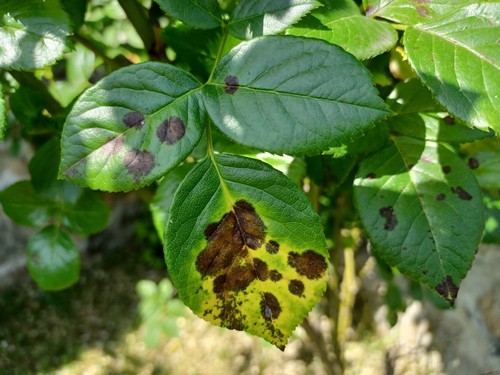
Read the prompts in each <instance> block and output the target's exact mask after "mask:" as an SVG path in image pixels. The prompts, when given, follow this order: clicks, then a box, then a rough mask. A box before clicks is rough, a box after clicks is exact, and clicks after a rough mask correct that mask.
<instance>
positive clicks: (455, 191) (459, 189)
mask: <svg viewBox="0 0 500 375" xmlns="http://www.w3.org/2000/svg"><path fill="white" fill-rule="evenodd" d="M451 192H452V193H453V194H456V196H457V197H459V198H460V199H462V200H464V201H470V200H471V199H472V195H470V194H469V193H467V192H466V191H465V190H464V189H463V188H462V187H461V186H457V187H452V188H451Z"/></svg>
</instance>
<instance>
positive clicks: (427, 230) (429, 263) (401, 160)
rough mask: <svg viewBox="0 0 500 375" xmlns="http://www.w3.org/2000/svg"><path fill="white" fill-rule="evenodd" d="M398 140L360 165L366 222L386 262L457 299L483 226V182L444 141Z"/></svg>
mask: <svg viewBox="0 0 500 375" xmlns="http://www.w3.org/2000/svg"><path fill="white" fill-rule="evenodd" d="M394 142H395V143H394V145H391V146H389V147H388V148H386V149H384V150H382V151H380V152H378V153H377V154H374V155H373V156H371V157H369V158H368V159H366V160H365V161H364V162H363V163H362V164H361V166H360V169H359V171H358V174H357V178H356V180H355V191H354V193H355V202H356V204H357V207H358V211H359V214H360V216H361V220H362V222H363V226H364V227H365V229H366V231H367V232H368V235H369V237H370V240H371V241H372V243H373V245H374V247H375V250H376V252H377V253H378V254H379V255H380V256H381V257H382V258H383V259H384V260H385V261H386V262H387V263H389V264H390V265H392V266H395V267H397V268H398V269H399V270H400V271H401V272H402V273H404V274H405V275H407V276H409V277H410V278H413V279H415V280H419V281H421V282H423V283H424V284H426V285H427V286H429V287H430V288H432V289H434V290H436V291H437V292H438V293H439V294H440V295H441V296H442V297H443V298H445V299H446V300H447V301H448V303H449V304H453V303H454V301H455V298H456V297H457V293H458V288H459V285H460V282H461V281H462V279H463V278H464V277H465V275H466V273H467V271H468V270H469V269H470V267H471V264H472V260H473V258H474V254H475V251H476V249H477V246H478V244H479V241H480V240H481V235H482V233H483V229H484V211H483V203H482V195H481V191H480V188H479V186H478V184H477V181H476V180H475V178H474V176H473V175H472V172H471V171H470V169H469V168H468V167H467V166H466V165H465V164H464V163H463V162H462V160H461V159H460V158H459V157H458V156H457V155H456V154H455V153H453V152H452V151H450V150H449V149H447V148H446V147H444V146H442V145H440V144H439V143H436V142H431V141H428V142H425V143H424V142H423V141H420V140H417V139H413V138H409V137H395V139H394Z"/></svg>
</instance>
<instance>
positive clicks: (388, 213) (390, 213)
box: [379, 206, 398, 231]
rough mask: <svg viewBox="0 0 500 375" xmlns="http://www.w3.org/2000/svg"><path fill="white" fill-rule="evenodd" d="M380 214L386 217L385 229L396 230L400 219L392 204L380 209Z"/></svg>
mask: <svg viewBox="0 0 500 375" xmlns="http://www.w3.org/2000/svg"><path fill="white" fill-rule="evenodd" d="M379 214H380V216H382V217H383V218H384V219H385V224H384V229H385V230H389V231H390V230H394V228H396V225H397V224H398V219H397V218H396V215H395V214H394V209H393V208H392V207H391V206H388V207H383V208H381V209H380V210H379Z"/></svg>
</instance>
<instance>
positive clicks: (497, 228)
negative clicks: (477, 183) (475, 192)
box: [481, 194, 500, 244]
mask: <svg viewBox="0 0 500 375" xmlns="http://www.w3.org/2000/svg"><path fill="white" fill-rule="evenodd" d="M483 201H484V206H485V210H486V224H485V227H484V236H483V239H482V240H481V242H482V243H494V244H500V199H495V198H493V197H492V196H490V195H487V194H486V195H485V196H484V199H483Z"/></svg>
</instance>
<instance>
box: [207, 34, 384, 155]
mask: <svg viewBox="0 0 500 375" xmlns="http://www.w3.org/2000/svg"><path fill="white" fill-rule="evenodd" d="M203 91H204V100H205V105H206V108H207V110H208V112H209V114H210V117H211V118H212V120H213V121H214V123H215V124H216V125H217V126H218V127H219V129H220V130H221V131H222V132H224V133H225V134H226V135H227V136H229V137H230V138H232V139H234V140H235V141H237V142H239V143H242V144H244V145H247V146H252V147H257V148H259V149H263V150H266V151H269V152H273V153H286V154H289V155H304V154H317V153H319V152H321V151H324V150H326V149H328V148H329V147H331V146H334V145H339V144H341V143H343V142H347V141H349V140H350V139H353V138H355V137H356V136H359V135H360V134H362V132H363V131H364V130H366V129H367V128H369V127H370V124H371V123H373V122H375V121H377V120H379V119H381V118H383V117H384V116H386V115H388V114H389V113H390V112H389V110H388V109H387V107H386V105H385V104H384V103H383V102H382V100H381V99H380V98H379V97H378V96H377V91H376V90H375V88H374V87H373V84H372V80H371V76H370V73H369V72H368V70H366V69H365V68H364V67H363V66H362V65H361V63H360V62H359V61H358V60H356V59H355V58H354V57H353V56H352V55H350V54H348V53H346V52H344V51H343V50H342V49H341V48H340V47H337V46H334V45H332V44H329V43H326V42H324V41H321V40H315V39H306V38H300V37H293V36H267V37H262V38H258V39H254V40H251V41H249V42H244V43H241V44H240V45H238V46H237V47H235V48H233V49H232V50H231V52H229V54H228V55H226V56H225V57H224V58H223V59H222V61H221V63H220V64H219V67H218V68H217V70H216V72H215V75H214V79H213V81H212V82H210V83H209V84H207V85H206V86H205V87H204V89H203Z"/></svg>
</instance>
